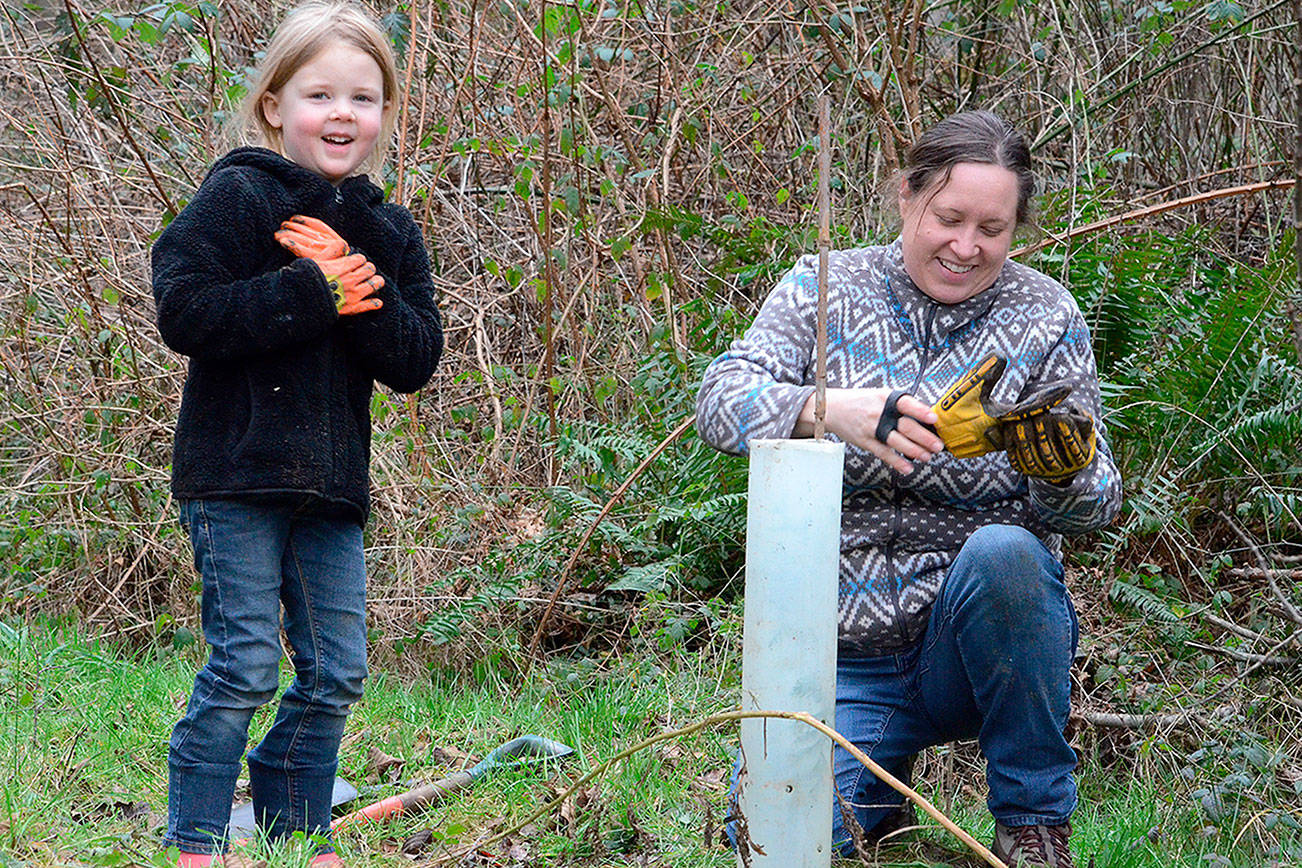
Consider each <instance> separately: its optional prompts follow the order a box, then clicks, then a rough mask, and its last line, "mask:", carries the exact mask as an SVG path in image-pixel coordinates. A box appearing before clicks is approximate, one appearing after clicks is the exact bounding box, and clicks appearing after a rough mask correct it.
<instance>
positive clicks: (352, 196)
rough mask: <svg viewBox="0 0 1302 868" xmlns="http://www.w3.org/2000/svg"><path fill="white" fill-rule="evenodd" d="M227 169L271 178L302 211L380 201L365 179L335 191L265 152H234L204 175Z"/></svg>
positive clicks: (351, 181) (255, 149)
mask: <svg viewBox="0 0 1302 868" xmlns="http://www.w3.org/2000/svg"><path fill="white" fill-rule="evenodd" d="M229 166H246V167H249V168H253V169H257V170H259V171H261V172H265V173H266V174H268V175H271V176H272V177H274V178H276V179H277V180H278V181H280V183H281V184H282V185H284V186H285V188H286V189H288V190H290V191H291V194H292V195H293V196H294V198H295V199H296V200H297V201H299V202H300V203H301V204H302V206H303V207H304V209H305V210H308V209H312V208H313V206H315V207H316V208H318V209H320V208H326V207H328V203H330V202H335V203H336V204H343V203H345V202H349V203H353V204H356V205H360V206H362V207H370V206H372V205H374V204H375V203H376V202H379V201H380V200H381V199H383V198H384V193H383V192H382V191H381V190H380V188H379V187H376V186H375V185H374V184H372V183H371V181H370V179H369V178H367V176H365V175H354V176H352V177H351V178H345V179H344V180H343V182H342V183H341V184H340V185H339V186H338V187H335V186H334V185H333V184H331V183H330V182H329V181H327V180H326V179H325V178H323V177H321V176H320V175H318V174H317V173H316V172H313V171H311V170H310V169H305V168H303V167H302V166H300V165H298V164H297V163H295V162H293V161H292V160H289V159H286V158H285V157H283V156H281V155H280V154H278V153H276V152H275V151H273V150H270V149H268V148H258V147H245V148H235V149H234V150H232V151H230V152H229V153H227V154H226V155H225V156H223V157H222V158H221V159H219V160H218V161H217V162H215V163H213V166H212V168H211V169H209V170H208V174H209V175H212V174H213V173H214V172H216V171H218V170H220V169H225V168H227V167H229Z"/></svg>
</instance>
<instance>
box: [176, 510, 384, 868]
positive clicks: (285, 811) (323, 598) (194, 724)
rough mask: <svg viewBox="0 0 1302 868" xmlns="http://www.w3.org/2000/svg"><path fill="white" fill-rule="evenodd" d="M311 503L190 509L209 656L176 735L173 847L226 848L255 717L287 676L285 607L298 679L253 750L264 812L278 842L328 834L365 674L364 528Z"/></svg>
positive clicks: (254, 784) (258, 801)
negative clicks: (341, 757)
mask: <svg viewBox="0 0 1302 868" xmlns="http://www.w3.org/2000/svg"><path fill="white" fill-rule="evenodd" d="M303 505H305V504H296V503H285V504H283V505H282V504H279V503H274V504H262V503H256V504H255V503H245V502H240V501H232V500H192V501H186V502H184V503H183V504H182V505H181V519H182V523H183V524H184V525H185V526H186V527H187V529H188V530H189V532H190V539H191V541H192V543H193V545H194V556H195V564H196V566H197V567H198V569H199V572H200V573H201V574H202V576H203V634H204V639H205V641H206V642H207V643H208V646H209V651H210V653H209V658H208V662H207V664H206V665H205V666H204V667H203V669H202V670H200V672H199V674H198V675H197V676H196V677H195V680H194V690H193V692H192V693H191V694H190V703H189V706H188V708H187V710H186V714H185V716H184V717H183V718H181V721H180V722H179V723H177V725H176V727H175V729H173V731H172V738H171V741H170V742H169V745H168V771H169V776H168V810H167V835H166V838H165V844H167V845H174V846H176V847H178V848H180V849H181V850H184V851H187V852H192V853H218V852H223V851H224V850H225V848H226V844H227V841H226V837H227V821H228V820H229V819H230V813H231V800H232V797H233V795H234V791H235V781H236V778H237V776H238V775H239V770H240V759H241V757H242V756H243V754H244V748H245V744H246V743H247V740H248V728H249V721H250V719H251V718H252V717H253V713H254V711H256V710H257V709H258V708H259V707H260V706H262V705H264V704H265V703H267V702H268V701H270V700H271V699H272V697H274V696H275V693H276V688H277V686H278V683H279V677H278V676H279V666H280V657H281V644H280V636H281V625H282V619H281V612H282V609H283V612H284V619H283V625H284V631H285V634H286V636H287V637H288V640H289V644H290V647H291V648H292V649H293V657H292V662H293V664H294V672H295V677H294V682H293V684H292V685H290V687H289V688H288V689H287V690H286V691H285V693H284V695H283V696H281V698H280V707H279V710H278V713H277V715H276V720H275V722H274V723H273V724H272V727H271V729H270V731H268V732H267V734H266V736H265V737H264V738H263V739H262V741H261V743H260V744H258V746H257V747H256V748H254V749H253V750H252V751H250V752H249V755H248V763H249V785H250V789H251V791H252V797H253V805H254V814H255V816H256V817H257V819H258V824H259V826H260V827H261V828H263V829H265V830H266V832H267V834H268V835H269V836H270V837H271V838H273V839H278V838H283V837H285V836H287V835H289V834H291V833H293V832H295V831H300V830H301V831H303V832H304V833H306V834H308V835H320V836H323V837H324V838H325V839H326V840H327V841H328V839H329V833H330V796H331V790H332V788H333V785H334V778H335V770H336V766H337V760H338V751H339V742H340V739H341V738H342V736H343V730H344V721H345V719H346V718H347V716H348V711H349V708H350V707H351V705H352V704H353V703H354V702H356V701H357V700H358V699H360V698H361V695H362V682H363V679H364V678H365V677H366V611H365V606H366V571H365V564H364V560H363V553H362V529H361V527H360V526H358V524H357V523H356V522H355V521H352V520H349V519H344V518H333V517H323V516H319V515H314V514H312V513H310V512H307V511H305V510H304V509H303V508H302V507H303ZM330 849H332V848H331V847H330V845H329V844H328V843H327V844H325V845H324V846H323V847H322V850H330Z"/></svg>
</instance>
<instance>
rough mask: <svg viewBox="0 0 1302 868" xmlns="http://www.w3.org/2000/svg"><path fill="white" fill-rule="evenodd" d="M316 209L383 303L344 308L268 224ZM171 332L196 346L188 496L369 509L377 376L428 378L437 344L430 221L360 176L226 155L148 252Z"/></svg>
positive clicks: (183, 494)
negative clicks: (333, 177) (371, 271)
mask: <svg viewBox="0 0 1302 868" xmlns="http://www.w3.org/2000/svg"><path fill="white" fill-rule="evenodd" d="M294 214H305V215H310V216H312V217H318V218H320V219H321V220H323V221H325V222H326V223H327V224H329V225H330V226H331V227H332V228H333V229H334V230H335V231H336V232H338V233H339V234H340V235H341V236H343V238H344V239H345V240H346V241H347V242H348V243H349V244H350V245H351V246H352V247H353V249H354V250H355V251H357V252H360V253H364V254H365V255H366V256H367V257H368V258H369V259H370V260H371V261H372V262H373V263H375V267H376V269H377V270H378V271H379V273H380V275H381V276H382V277H383V278H384V287H383V288H382V289H381V290H379V292H378V293H376V295H377V296H378V297H379V298H380V299H381V300H382V301H383V302H384V306H383V307H382V308H380V309H379V310H377V311H371V312H367V313H361V314H357V315H354V316H340V315H339V314H338V313H337V312H336V310H335V302H334V298H333V297H332V296H331V294H330V289H329V288H328V287H327V286H326V282H325V278H324V276H323V275H322V274H321V270H320V269H319V268H318V267H317V266H316V264H315V263H313V262H312V261H311V260H308V259H297V258H295V257H294V256H293V255H292V254H290V253H289V252H288V251H286V250H285V249H284V248H283V247H281V246H280V245H279V244H278V243H277V242H276V239H275V237H274V233H275V231H276V229H277V228H278V227H279V226H280V224H281V222H282V221H283V220H285V219H286V218H288V217H290V216H292V215H294ZM152 264H153V284H154V301H155V303H156V307H157V313H158V328H159V331H160V332H161V333H162V336H163V340H164V341H165V342H166V343H167V345H168V346H169V347H171V348H172V349H173V350H175V351H177V352H178V353H182V354H183V355H186V356H189V357H190V365H189V371H188V373H187V375H186V379H185V393H184V396H183V397H182V400H181V415H180V418H179V419H178V420H177V424H176V441H175V451H174V454H173V459H172V491H173V493H174V495H175V496H176V497H178V498H182V499H189V498H216V497H233V498H241V499H265V498H268V497H271V498H277V497H281V496H297V495H308V496H309V501H316V502H318V503H319V504H320V505H321V506H322V507H323V508H325V509H329V510H334V511H338V512H341V513H343V514H347V515H351V516H353V517H355V518H356V519H357V521H358V522H359V523H365V521H366V515H367V512H368V509H369V482H368V465H369V461H370V445H371V415H370V403H371V391H372V388H373V385H374V381H375V380H379V381H380V382H381V383H383V384H385V385H386V386H388V387H390V388H391V389H393V390H395V391H397V392H414V391H416V390H418V389H420V388H421V387H422V386H424V385H425V383H426V382H428V381H429V378H430V376H431V374H433V372H434V366H435V365H436V364H437V363H438V360H439V356H440V355H441V354H442V351H443V329H442V325H441V324H440V321H439V314H438V310H437V309H436V308H435V306H434V299H433V284H432V281H431V279H430V266H429V258H428V255H427V254H426V252H425V245H424V242H423V240H422V238H421V234H420V230H419V229H418V228H417V226H416V223H415V221H414V220H412V217H411V214H409V213H408V212H407V210H406V209H405V208H403V207H402V206H400V205H395V204H391V203H386V202H384V201H383V194H382V193H381V191H380V190H379V188H378V187H376V186H375V185H374V184H372V183H370V182H369V181H368V180H367V179H366V177H365V176H359V177H354V178H349V179H347V180H345V181H344V182H343V183H342V184H341V185H340V186H339V187H338V188H337V189H336V188H335V187H334V186H333V185H332V184H330V182H329V181H327V180H326V179H324V178H322V177H321V176H319V175H317V174H315V173H314V172H311V171H308V170H307V169H304V168H302V167H300V166H297V165H295V164H294V163H292V162H290V161H289V160H287V159H285V158H284V157H281V156H280V155H279V154H276V153H274V152H272V151H269V150H266V149H263V148H238V149H236V150H234V151H231V152H230V153H229V154H227V155H226V156H224V157H222V158H221V159H220V160H218V161H217V163H215V164H214V165H213V167H212V169H211V170H210V171H209V172H208V176H207V177H206V178H205V179H204V181H203V184H202V185H201V186H200V187H199V190H198V192H197V193H196V194H195V196H194V199H193V200H192V201H191V202H190V203H189V204H188V205H187V206H186V207H185V209H184V210H182V211H181V213H180V214H178V215H177V216H176V218H175V219H174V220H173V221H172V222H171V223H170V224H169V225H168V226H167V228H166V229H164V230H163V233H162V234H161V235H160V236H159V238H158V241H157V242H155V244H154V248H153V252H152Z"/></svg>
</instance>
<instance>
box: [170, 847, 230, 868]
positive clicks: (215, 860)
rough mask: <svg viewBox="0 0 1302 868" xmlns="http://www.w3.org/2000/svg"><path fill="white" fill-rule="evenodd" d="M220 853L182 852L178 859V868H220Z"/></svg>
mask: <svg viewBox="0 0 1302 868" xmlns="http://www.w3.org/2000/svg"><path fill="white" fill-rule="evenodd" d="M221 864H222V857H221V854H220V853H187V852H185V851H184V850H182V851H181V855H180V856H178V857H177V859H176V868H220V866H221Z"/></svg>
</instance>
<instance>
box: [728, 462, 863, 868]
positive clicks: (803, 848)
mask: <svg viewBox="0 0 1302 868" xmlns="http://www.w3.org/2000/svg"><path fill="white" fill-rule="evenodd" d="M844 461H845V447H844V445H843V444H840V443H830V442H827V441H824V440H753V441H751V443H750V482H749V485H750V496H749V506H748V512H747V521H746V603H745V610H746V614H745V637H744V649H743V653H742V688H741V694H742V695H741V707H742V709H743V710H747V711H750V710H770V711H807V712H809V713H810V714H812V715H813V716H814V717H816V718H818V719H819V720H822V721H823V722H825V723H827V724H828V725H829V726H831V725H834V719H835V712H836V599H837V575H838V566H839V561H840V534H841V475H842V468H843V464H844ZM738 807H739V809H740V815H741V819H740V821H739V823H738V841H737V845H738V857H737V858H738V864H739V865H748V866H750V868H761V866H771V868H778V866H781V868H826V866H828V865H830V864H831V858H832V849H831V844H832V748H831V743H830V742H829V741H828V740H827V738H825V737H824V736H823V735H822V734H820V733H819V732H818V731H817V730H815V729H813V728H812V727H809V726H806V725H805V724H803V723H800V722H798V721H794V720H778V719H769V718H756V719H747V720H743V721H742V722H741V769H740V774H739V777H738ZM743 848H745V850H746V851H747V852H745V853H744V854H743V852H742V851H743Z"/></svg>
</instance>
